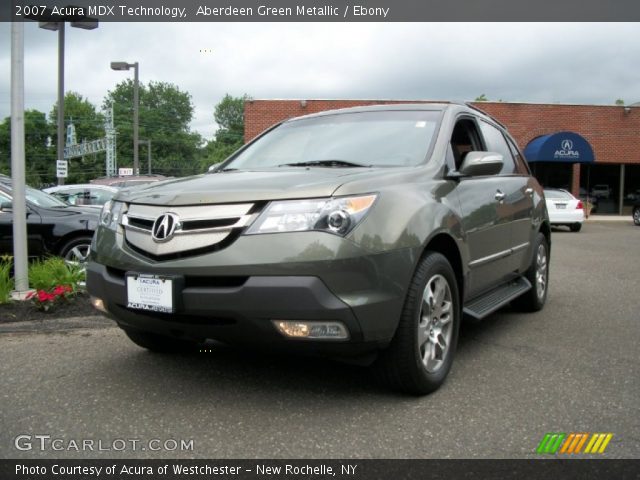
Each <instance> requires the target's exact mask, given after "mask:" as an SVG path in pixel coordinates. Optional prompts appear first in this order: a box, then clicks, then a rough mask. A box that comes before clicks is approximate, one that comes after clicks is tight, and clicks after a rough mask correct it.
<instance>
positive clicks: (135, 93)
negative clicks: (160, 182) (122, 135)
mask: <svg viewBox="0 0 640 480" xmlns="http://www.w3.org/2000/svg"><path fill="white" fill-rule="evenodd" d="M138 90H139V81H138V62H135V63H134V64H133V174H134V175H139V174H140V165H139V158H138V152H139V148H138V144H139V142H138V130H139V120H138V115H139V110H140V98H139V97H138Z"/></svg>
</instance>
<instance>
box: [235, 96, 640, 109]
mask: <svg viewBox="0 0 640 480" xmlns="http://www.w3.org/2000/svg"><path fill="white" fill-rule="evenodd" d="M303 100H304V101H306V102H422V103H454V104H463V105H464V104H466V103H472V104H477V105H481V104H493V105H550V106H555V105H557V106H560V107H561V106H568V107H609V108H611V107H614V108H625V107H634V108H637V107H640V102H635V103H631V104H625V105H615V104H602V103H600V104H598V103H561V102H555V103H548V102H510V101H502V102H499V101H491V100H488V101H476V100H467V101H462V100H455V101H454V100H426V99H419V98H413V99H410V98H252V99H249V100H247V102H249V103H251V102H255V101H257V102H301V101H303Z"/></svg>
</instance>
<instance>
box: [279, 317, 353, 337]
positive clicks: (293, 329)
mask: <svg viewBox="0 0 640 480" xmlns="http://www.w3.org/2000/svg"><path fill="white" fill-rule="evenodd" d="M272 321H273V324H274V325H275V326H276V328H277V329H278V331H279V332H280V333H281V334H283V335H284V336H285V337H289V338H299V339H309V340H347V339H348V338H349V332H348V331H347V329H346V327H345V326H344V325H343V324H342V323H340V322H306V321H301V320H272Z"/></svg>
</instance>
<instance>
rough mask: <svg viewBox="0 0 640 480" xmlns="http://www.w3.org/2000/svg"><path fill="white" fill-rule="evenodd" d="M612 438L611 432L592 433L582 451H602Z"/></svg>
mask: <svg viewBox="0 0 640 480" xmlns="http://www.w3.org/2000/svg"><path fill="white" fill-rule="evenodd" d="M612 438H613V433H594V434H593V435H592V436H591V439H590V440H589V443H588V444H587V448H585V450H584V453H604V451H605V450H606V449H607V445H609V442H610V441H611V439H612Z"/></svg>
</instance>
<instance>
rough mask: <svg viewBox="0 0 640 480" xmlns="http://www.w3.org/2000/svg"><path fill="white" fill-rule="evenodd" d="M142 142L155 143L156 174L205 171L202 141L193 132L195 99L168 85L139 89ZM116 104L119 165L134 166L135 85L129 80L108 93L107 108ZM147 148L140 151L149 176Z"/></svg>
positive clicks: (140, 135) (158, 84)
mask: <svg viewBox="0 0 640 480" xmlns="http://www.w3.org/2000/svg"><path fill="white" fill-rule="evenodd" d="M139 99H140V111H139V127H140V130H139V134H138V136H139V138H140V140H147V139H149V140H151V150H152V171H153V173H160V174H163V175H173V176H183V175H190V174H193V173H199V172H200V171H201V168H200V163H199V162H198V148H199V147H200V146H201V144H202V137H201V136H200V135H199V134H197V133H194V132H192V131H191V130H190V127H189V124H190V123H191V120H192V119H193V104H192V101H191V95H189V94H188V93H187V92H183V91H181V90H180V89H179V88H178V87H177V86H175V85H173V84H170V83H165V82H150V83H149V84H147V85H145V84H140V86H139ZM112 103H113V110H114V124H115V128H116V131H117V132H118V140H117V155H118V158H117V161H118V166H120V167H131V166H133V81H132V80H131V79H127V80H125V81H123V82H121V83H119V84H118V85H116V87H115V88H114V89H113V90H111V91H109V92H108V93H107V96H106V97H105V99H104V107H108V106H109V105H111V104H112ZM145 149H146V146H145V145H141V146H140V147H139V153H140V171H141V172H146V171H147V166H146V161H145V159H146V151H145Z"/></svg>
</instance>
